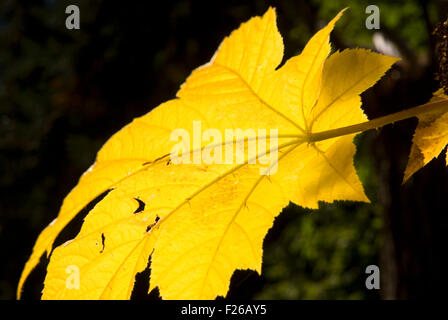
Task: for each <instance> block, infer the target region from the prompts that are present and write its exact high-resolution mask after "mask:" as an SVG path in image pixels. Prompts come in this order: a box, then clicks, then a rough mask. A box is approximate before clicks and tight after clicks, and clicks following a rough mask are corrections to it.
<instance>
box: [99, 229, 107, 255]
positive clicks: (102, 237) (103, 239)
mask: <svg viewBox="0 0 448 320" xmlns="http://www.w3.org/2000/svg"><path fill="white" fill-rule="evenodd" d="M105 240H106V238H105V237H104V233H102V234H101V244H102V245H103V248H102V249H101V251H100V253H103V251H104V241H105Z"/></svg>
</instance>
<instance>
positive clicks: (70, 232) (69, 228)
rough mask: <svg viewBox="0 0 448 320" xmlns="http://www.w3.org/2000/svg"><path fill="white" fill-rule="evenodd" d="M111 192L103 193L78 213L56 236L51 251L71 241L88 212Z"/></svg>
mask: <svg viewBox="0 0 448 320" xmlns="http://www.w3.org/2000/svg"><path fill="white" fill-rule="evenodd" d="M112 190H113V189H109V190H106V191H104V192H103V193H102V194H100V195H99V196H97V197H96V198H95V199H93V200H92V201H90V202H89V203H88V204H87V205H86V206H85V207H84V208H83V209H82V210H81V211H79V212H78V213H77V214H76V216H75V217H74V218H73V219H72V221H70V223H69V224H67V225H66V226H65V227H64V229H62V231H61V232H60V233H59V235H58V236H57V238H56V240H55V241H54V245H53V250H54V248H56V247H58V246H60V245H61V244H63V243H65V242H66V241H68V240H71V239H73V238H75V237H76V235H77V234H78V233H79V231H80V230H81V226H82V224H83V222H84V218H85V217H86V216H87V214H88V213H89V212H90V210H92V209H93V208H94V207H95V206H96V205H97V204H98V203H99V202H100V201H101V200H103V199H104V198H105V197H106V196H107V194H108V193H109V192H111V191H112Z"/></svg>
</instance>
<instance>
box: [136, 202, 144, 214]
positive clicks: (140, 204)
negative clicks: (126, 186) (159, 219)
mask: <svg viewBox="0 0 448 320" xmlns="http://www.w3.org/2000/svg"><path fill="white" fill-rule="evenodd" d="M134 199H135V200H137V202H138V208H137V209H136V210H135V211H134V214H135V213H139V212H140V211H143V210H145V205H146V204H145V203H144V202H143V201H142V200H140V199H138V198H134Z"/></svg>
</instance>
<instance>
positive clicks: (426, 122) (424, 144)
mask: <svg viewBox="0 0 448 320" xmlns="http://www.w3.org/2000/svg"><path fill="white" fill-rule="evenodd" d="M442 99H448V96H447V95H446V94H445V93H444V91H443V89H439V90H437V91H436V92H434V94H433V97H432V98H431V100H430V101H440V100H442ZM447 144H448V112H445V113H443V112H442V113H441V112H436V113H429V114H423V115H420V116H418V125H417V128H416V129H415V133H414V137H413V138H412V147H411V153H410V154H409V160H408V164H407V165H406V170H405V172H404V178H403V183H405V182H406V181H408V180H409V178H410V177H411V176H412V175H413V174H414V173H416V172H417V171H418V170H420V169H421V168H423V167H424V166H426V165H427V164H428V163H429V162H430V161H431V160H432V159H434V158H437V157H438V156H439V154H440V152H442V150H443V149H444V148H445V147H446V145H447ZM446 164H447V165H448V155H447V156H446Z"/></svg>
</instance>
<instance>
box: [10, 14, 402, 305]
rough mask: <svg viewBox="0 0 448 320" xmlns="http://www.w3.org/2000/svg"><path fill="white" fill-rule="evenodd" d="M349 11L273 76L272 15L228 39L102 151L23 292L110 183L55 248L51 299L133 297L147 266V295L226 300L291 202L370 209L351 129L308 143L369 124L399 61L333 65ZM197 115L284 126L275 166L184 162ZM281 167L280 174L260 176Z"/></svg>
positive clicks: (357, 55) (366, 57)
mask: <svg viewBox="0 0 448 320" xmlns="http://www.w3.org/2000/svg"><path fill="white" fill-rule="evenodd" d="M341 14H342V12H341V13H340V14H338V15H337V16H336V17H335V18H334V19H333V20H332V21H331V22H330V23H329V24H328V25H327V26H326V27H325V28H323V29H322V30H320V31H319V32H318V33H317V34H316V35H314V36H313V38H312V39H311V40H310V41H309V42H308V44H307V45H306V47H305V49H304V50H303V52H302V53H301V54H300V55H299V56H296V57H293V58H291V59H290V60H288V61H287V62H286V63H285V65H284V66H282V67H281V68H279V69H277V70H276V68H277V67H278V65H279V63H280V62H281V60H282V57H283V43H282V38H281V36H280V34H279V32H278V30H277V27H276V15H275V11H274V10H273V9H269V10H268V11H267V12H266V14H265V15H264V16H263V17H255V18H252V19H251V20H250V21H248V22H247V23H244V24H242V25H241V26H240V28H239V29H238V30H236V31H234V32H233V33H232V34H231V35H230V36H229V37H227V38H225V39H224V41H223V42H222V44H221V46H220V47H219V49H218V51H217V52H216V54H215V56H214V57H213V59H212V60H211V61H210V62H209V63H208V64H206V65H204V66H202V67H200V68H198V69H196V70H195V71H194V72H193V73H192V74H191V76H190V77H189V78H188V79H187V80H186V82H185V83H184V84H183V85H182V87H181V89H180V91H179V92H178V93H177V98H176V99H174V100H171V101H168V102H166V103H163V104H162V105H160V106H158V107H157V108H155V109H154V110H152V111H151V112H149V113H148V114H146V115H145V116H142V117H140V118H137V119H135V120H134V121H133V122H132V123H131V124H129V125H128V126H126V127H125V128H123V129H122V130H120V131H119V132H118V133H116V134H115V135H114V136H113V137H112V138H111V139H110V140H109V141H108V142H107V143H106V144H105V145H104V146H103V148H102V149H101V150H100V151H99V153H98V156H97V159H96V162H95V164H94V165H93V166H92V167H91V168H90V169H89V170H88V171H87V172H86V173H85V174H84V175H83V176H82V177H81V179H80V181H79V183H78V185H77V186H76V187H75V188H74V189H73V190H72V191H71V192H70V194H69V195H68V196H67V197H66V199H65V200H64V203H63V205H62V208H61V211H60V212H59V216H58V217H57V219H56V220H55V221H54V222H53V223H52V224H51V225H50V226H48V227H47V228H46V229H45V230H44V231H43V232H42V234H41V235H40V236H39V238H38V240H37V243H36V245H35V247H34V249H33V254H32V256H31V258H30V260H29V261H28V263H27V264H26V266H25V269H24V271H23V274H22V277H21V280H20V285H19V289H18V292H19V293H20V290H21V286H22V284H23V281H24V279H25V278H26V277H27V276H28V274H29V273H30V271H31V270H32V268H33V267H34V266H35V265H36V264H37V262H38V260H39V258H40V256H41V255H42V254H43V253H44V252H45V251H47V252H50V250H51V248H52V244H53V241H54V239H55V238H56V236H57V235H58V233H59V232H60V231H61V230H62V228H63V227H64V226H65V225H66V224H67V223H68V222H69V221H70V220H71V219H72V218H73V217H74V216H75V215H76V214H77V212H78V211H79V210H80V209H82V208H83V207H84V206H85V205H86V204H87V203H89V202H90V201H91V200H92V199H94V198H95V197H97V196H98V195H99V194H101V193H102V192H104V191H106V190H109V189H112V190H111V191H110V192H109V193H108V194H107V195H106V196H105V198H104V199H103V200H102V201H100V202H99V203H98V204H97V205H96V206H95V208H94V209H93V210H92V211H91V212H90V213H89V214H88V216H87V217H86V219H85V221H84V223H83V225H82V229H81V231H80V233H79V234H78V235H77V236H76V237H75V238H74V239H73V240H71V241H69V242H67V243H65V244H63V245H61V246H59V247H57V248H56V249H55V250H54V252H53V253H52V255H51V259H50V263H49V266H48V272H47V276H46V279H45V287H44V291H43V298H48V299H78V298H82V299H112V298H113V299H128V298H129V297H130V295H131V292H132V288H133V285H134V279H135V275H136V273H138V272H141V271H142V270H144V269H145V267H146V266H147V264H148V260H149V259H151V279H150V289H152V288H155V287H159V290H160V294H161V296H162V297H163V298H165V299H213V298H215V297H216V296H217V295H222V296H225V295H226V293H227V290H228V287H229V282H230V278H231V276H232V274H233V272H234V270H235V269H253V270H256V271H257V272H259V273H260V272H261V263H262V244H263V239H264V237H265V235H266V233H267V231H268V230H269V228H271V226H272V224H273V221H274V218H275V217H276V216H277V215H278V214H279V213H280V212H281V210H282V208H284V207H285V206H286V205H287V204H288V203H289V202H290V201H292V202H294V203H296V204H297V205H300V206H304V207H309V208H317V207H318V201H327V202H332V201H334V200H355V201H368V199H367V197H366V196H365V194H364V191H363V188H362V185H361V183H360V181H359V179H358V177H357V175H356V172H355V169H354V166H353V155H354V153H355V146H354V145H353V142H352V140H353V136H354V135H353V134H352V135H347V136H343V137H338V138H332V139H328V140H324V141H319V142H314V143H306V142H305V141H306V140H307V139H306V138H307V137H309V135H310V133H312V132H319V131H324V130H329V129H332V128H337V127H341V126H347V125H351V124H355V123H359V122H361V121H364V120H366V117H365V115H364V113H363V112H362V110H361V108H360V107H361V99H360V96H359V94H360V93H361V92H363V91H364V90H366V89H367V88H369V87H370V86H372V85H373V84H374V83H375V82H376V81H377V80H378V79H379V78H380V77H381V76H382V75H383V74H384V72H385V71H386V70H387V69H388V68H389V67H390V66H391V65H392V64H393V63H394V62H395V61H396V59H395V58H392V57H387V56H383V55H380V54H376V53H372V52H370V51H367V50H361V49H357V50H345V51H343V52H337V53H335V54H333V55H331V56H330V57H329V58H328V55H329V53H330V49H331V48H330V44H329V34H330V32H331V31H332V29H333V27H334V24H335V23H336V21H337V20H338V19H339V17H340V15H341ZM327 58H328V59H327ZM194 121H200V123H201V126H202V128H201V129H202V131H204V130H206V129H215V130H217V131H218V132H221V133H223V136H224V131H225V129H232V128H240V129H242V130H246V129H255V132H258V131H256V130H257V129H265V130H266V132H267V134H269V132H270V129H277V130H278V137H279V138H278V139H279V142H278V145H279V147H278V161H274V162H273V163H270V164H269V165H268V168H266V165H261V164H260V163H248V161H247V160H246V161H245V162H244V163H242V164H241V163H240V164H238V163H234V164H208V165H207V164H204V163H200V164H198V163H192V164H185V163H181V164H174V163H172V162H171V161H170V157H169V154H170V151H171V149H172V147H173V145H174V144H176V143H177V142H174V141H171V140H170V135H171V133H172V131H173V130H175V129H178V128H183V129H185V130H186V131H188V132H189V133H190V134H191V136H194V134H195V132H194V129H193V122H194ZM253 138H254V137H253ZM255 138H260V136H255ZM271 141H273V140H271V138H270V137H268V139H267V142H266V145H267V146H268V150H269V146H270V145H271ZM207 144H208V142H207V141H203V142H202V144H201V146H202V147H204V146H206V145H207ZM220 148H221V147H220ZM222 148H224V145H222ZM270 151H274V149H272V150H270ZM257 152H258V155H259V156H262V154H260V150H258V151H257ZM247 153H248V149H247V148H245V155H246V156H247ZM269 154H270V152H269ZM246 159H247V158H246ZM274 166H277V167H278V168H277V169H278V170H272V171H273V172H271V171H269V173H271V175H260V169H262V168H264V169H269V168H271V169H272V168H273V167H274ZM274 171H275V172H274ZM70 266H75V267H76V268H79V280H80V281H79V289H76V290H74V289H71V288H68V287H67V285H66V280H67V276H68V274H67V273H66V270H67V267H70Z"/></svg>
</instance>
